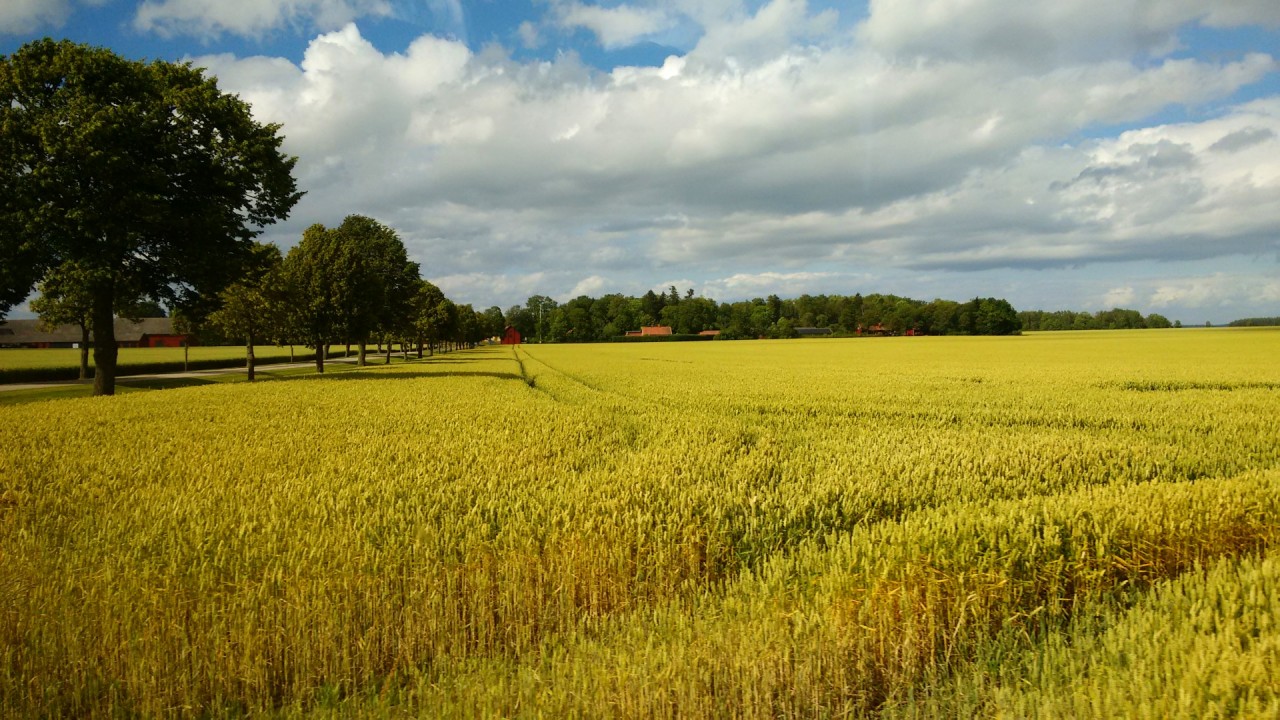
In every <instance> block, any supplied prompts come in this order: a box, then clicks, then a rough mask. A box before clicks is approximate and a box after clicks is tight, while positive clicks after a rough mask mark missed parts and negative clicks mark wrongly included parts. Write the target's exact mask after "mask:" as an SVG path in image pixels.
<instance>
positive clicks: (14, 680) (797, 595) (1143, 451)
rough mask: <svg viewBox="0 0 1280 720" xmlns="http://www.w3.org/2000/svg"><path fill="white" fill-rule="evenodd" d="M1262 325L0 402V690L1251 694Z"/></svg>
mask: <svg viewBox="0 0 1280 720" xmlns="http://www.w3.org/2000/svg"><path fill="white" fill-rule="evenodd" d="M1277 357H1280V332H1276V331H1270V330H1248V331H1246V330H1199V329H1197V330H1172V331H1138V332H1106V333H1103V332H1098V333H1051V334H1050V333H1047V334H1035V335H1029V336H1024V337H1008V338H875V339H850V340H833V339H817V340H792V341H751V342H706V343H688V344H682V343H662V344H647V345H608V344H602V345H552V346H537V345H535V346H519V347H516V348H512V347H489V348H481V349H478V350H475V351H470V352H463V353H453V354H450V355H445V356H438V357H435V358H431V359H429V360H425V361H422V362H417V363H409V364H402V365H396V366H391V367H388V368H376V369H371V370H369V371H365V372H352V373H344V374H341V375H334V376H331V377H304V378H294V379H287V380H286V379H281V380H271V381H267V382H262V383H257V384H254V385H246V384H237V385H217V386H205V387H199V388H189V389H182V390H170V391H164V392H155V393H145V394H135V395H126V396H119V397H114V398H86V399H76V400H59V401H51V402H43V403H31V404H26V405H16V406H10V407H2V408H0V438H2V439H3V440H2V444H0V707H2V708H5V710H0V715H3V714H5V713H9V714H12V715H14V716H19V717H28V716H30V717H36V716H50V715H61V716H113V717H114V716H119V715H134V714H140V715H147V716H157V715H158V716H169V715H178V716H221V715H241V714H271V715H278V716H302V715H320V716H353V715H354V716H367V715H374V716H380V717H383V716H385V717H396V716H414V717H416V716H442V717H743V718H755V717H847V716H852V717H859V716H869V715H879V716H883V717H938V716H963V717H968V716H1012V717H1023V716H1043V717H1090V716H1091V717H1111V716H1142V715H1147V716H1152V717H1157V716H1158V717H1188V718H1190V717H1207V716H1214V715H1227V716H1244V717H1275V716H1276V715H1277V713H1278V712H1280V683H1278V682H1277V681H1276V680H1275V677H1276V676H1275V674H1274V673H1273V672H1271V671H1270V668H1274V667H1276V666H1277V662H1280V630H1278V629H1277V622H1278V621H1280V570H1278V568H1280V565H1277V562H1280V558H1278V557H1277V555H1276V552H1277V551H1276V550H1275V548H1276V543H1277V539H1278V538H1280V447H1278V446H1277V442H1276V441H1277V439H1278V438H1280V364H1278V363H1277V362H1276V360H1275V358H1277Z"/></svg>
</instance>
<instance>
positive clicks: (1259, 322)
mask: <svg viewBox="0 0 1280 720" xmlns="http://www.w3.org/2000/svg"><path fill="white" fill-rule="evenodd" d="M1227 325H1228V327H1271V326H1274V325H1280V317H1258V318H1241V319H1239V320H1232V321H1231V322H1229V323H1227Z"/></svg>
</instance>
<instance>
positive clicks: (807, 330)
mask: <svg viewBox="0 0 1280 720" xmlns="http://www.w3.org/2000/svg"><path fill="white" fill-rule="evenodd" d="M796 334H797V335H799V336H800V337H814V336H818V335H830V334H831V328H829V327H825V328H819V327H803V328H801V327H798V328H796Z"/></svg>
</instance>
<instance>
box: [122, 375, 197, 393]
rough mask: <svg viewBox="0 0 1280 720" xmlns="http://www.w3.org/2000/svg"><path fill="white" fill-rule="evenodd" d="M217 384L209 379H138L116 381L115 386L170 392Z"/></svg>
mask: <svg viewBox="0 0 1280 720" xmlns="http://www.w3.org/2000/svg"><path fill="white" fill-rule="evenodd" d="M216 383H218V381H217V380H212V379H210V378H203V377H195V378H166V377H154V378H138V379H131V380H116V385H119V386H123V387H130V388H137V389H139V390H172V389H173V388H184V387H195V386H197V385H213V384H216Z"/></svg>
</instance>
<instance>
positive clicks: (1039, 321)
mask: <svg viewBox="0 0 1280 720" xmlns="http://www.w3.org/2000/svg"><path fill="white" fill-rule="evenodd" d="M1018 319H1019V320H1021V321H1022V329H1023V330H1028V331H1031V330H1039V331H1043V330H1144V329H1147V328H1171V327H1179V328H1180V327H1182V321H1181V320H1175V321H1173V322H1169V318H1167V317H1165V316H1163V315H1160V314H1158V313H1151V314H1150V315H1146V316H1144V315H1143V314H1142V313H1140V312H1138V311H1137V310H1126V309H1124V308H1112V309H1111V310H1099V311H1098V312H1094V313H1089V312H1079V311H1074V310H1053V311H1046V310H1023V311H1022V312H1020V313H1018Z"/></svg>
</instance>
